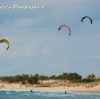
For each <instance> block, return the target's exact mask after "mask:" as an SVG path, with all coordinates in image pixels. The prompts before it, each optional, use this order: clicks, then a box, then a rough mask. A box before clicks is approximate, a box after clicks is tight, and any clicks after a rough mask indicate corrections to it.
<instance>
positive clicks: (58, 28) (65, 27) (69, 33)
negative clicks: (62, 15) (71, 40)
mask: <svg viewBox="0 0 100 99" xmlns="http://www.w3.org/2000/svg"><path fill="white" fill-rule="evenodd" d="M62 27H65V28H67V29H68V31H69V36H70V35H71V29H70V28H69V26H67V25H61V26H60V27H59V28H58V30H60V29H62Z"/></svg>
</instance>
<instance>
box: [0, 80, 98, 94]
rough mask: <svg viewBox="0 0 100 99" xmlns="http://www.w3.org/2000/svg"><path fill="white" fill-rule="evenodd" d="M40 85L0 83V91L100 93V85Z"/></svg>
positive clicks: (61, 83)
mask: <svg viewBox="0 0 100 99" xmlns="http://www.w3.org/2000/svg"><path fill="white" fill-rule="evenodd" d="M41 82H42V83H40V84H35V85H30V84H21V83H5V82H0V90H18V91H30V90H33V91H46V92H65V91H66V92H86V93H100V83H99V82H95V83H88V84H84V83H82V84H80V83H76V84H75V83H67V82H64V81H62V82H61V81H55V80H54V81H53V80H47V81H41Z"/></svg>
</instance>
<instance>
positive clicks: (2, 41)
mask: <svg viewBox="0 0 100 99" xmlns="http://www.w3.org/2000/svg"><path fill="white" fill-rule="evenodd" d="M0 43H6V44H8V47H7V49H6V50H8V49H9V46H10V43H9V41H8V40H7V39H2V40H0Z"/></svg>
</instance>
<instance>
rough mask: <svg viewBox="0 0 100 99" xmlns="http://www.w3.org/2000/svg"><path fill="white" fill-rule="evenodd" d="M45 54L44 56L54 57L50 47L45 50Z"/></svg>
mask: <svg viewBox="0 0 100 99" xmlns="http://www.w3.org/2000/svg"><path fill="white" fill-rule="evenodd" d="M43 54H44V55H47V56H48V55H52V48H51V47H50V46H49V45H48V46H46V47H45V48H44V49H43Z"/></svg>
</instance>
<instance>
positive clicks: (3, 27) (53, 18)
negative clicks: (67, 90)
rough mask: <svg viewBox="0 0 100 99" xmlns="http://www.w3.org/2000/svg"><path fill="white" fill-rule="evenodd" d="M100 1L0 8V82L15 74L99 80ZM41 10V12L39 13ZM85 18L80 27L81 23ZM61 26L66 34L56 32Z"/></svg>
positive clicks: (44, 0)
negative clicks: (90, 76)
mask: <svg viewBox="0 0 100 99" xmlns="http://www.w3.org/2000/svg"><path fill="white" fill-rule="evenodd" d="M99 4H100V1H99V0H24V1H23V0H17V1H16V0H9V1H8V0H4V1H0V7H2V6H7V5H8V6H13V5H19V6H24V7H25V6H34V5H38V6H40V8H39V9H27V10H25V9H17V8H16V9H2V8H0V39H2V38H7V39H8V40H9V41H10V43H11V46H10V49H9V50H8V51H6V50H5V49H6V47H7V45H6V44H0V76H7V75H17V74H36V73H38V74H43V75H54V74H55V75H58V74H61V73H63V72H77V73H79V74H80V75H82V76H84V77H86V76H87V75H88V74H95V75H96V76H97V77H100V44H99V42H100V33H99V32H100V28H99V26H100V11H99V9H100V6H99ZM41 6H45V8H41ZM84 16H89V17H91V18H92V19H93V24H92V25H91V24H90V21H89V20H88V19H86V20H84V22H83V23H81V18H82V17H84ZM61 24H66V25H68V26H69V27H70V28H71V30H72V34H71V36H68V31H67V30H66V29H64V28H63V29H62V30H61V31H58V27H59V26H60V25H61Z"/></svg>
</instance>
